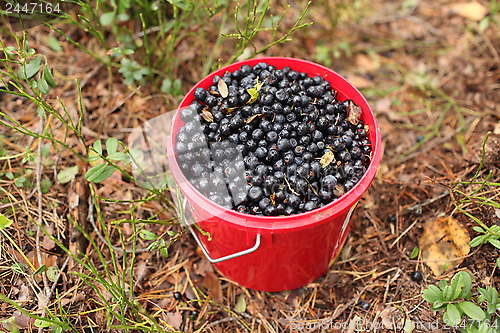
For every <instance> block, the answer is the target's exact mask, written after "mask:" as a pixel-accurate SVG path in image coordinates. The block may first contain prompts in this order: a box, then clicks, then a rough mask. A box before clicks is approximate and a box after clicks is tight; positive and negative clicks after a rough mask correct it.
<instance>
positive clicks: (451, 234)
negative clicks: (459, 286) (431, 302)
mask: <svg viewBox="0 0 500 333" xmlns="http://www.w3.org/2000/svg"><path fill="white" fill-rule="evenodd" d="M423 227H424V232H423V234H422V236H421V237H420V241H419V247H420V250H421V251H422V259H423V260H424V262H425V264H426V265H427V266H428V267H429V268H430V269H431V270H432V273H434V275H436V276H439V275H441V274H443V273H444V272H446V271H447V270H448V269H450V268H453V267H456V266H458V265H460V264H461V263H462V261H463V260H464V258H463V257H465V256H466V255H468V254H469V251H470V245H469V242H470V236H469V233H468V231H467V229H465V227H464V226H462V224H460V222H458V221H457V220H455V219H454V218H452V217H451V216H446V217H437V218H434V219H430V220H428V221H427V222H425V223H424V226H423Z"/></svg>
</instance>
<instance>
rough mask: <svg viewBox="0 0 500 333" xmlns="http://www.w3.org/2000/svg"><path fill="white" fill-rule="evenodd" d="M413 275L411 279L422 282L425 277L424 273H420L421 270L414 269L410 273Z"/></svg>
mask: <svg viewBox="0 0 500 333" xmlns="http://www.w3.org/2000/svg"><path fill="white" fill-rule="evenodd" d="M410 276H411V279H412V280H413V281H415V282H420V281H422V279H423V276H422V273H420V272H419V271H414V272H412V273H411V274H410Z"/></svg>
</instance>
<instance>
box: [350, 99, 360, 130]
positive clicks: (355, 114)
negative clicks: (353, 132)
mask: <svg viewBox="0 0 500 333" xmlns="http://www.w3.org/2000/svg"><path fill="white" fill-rule="evenodd" d="M360 116H361V107H359V106H358V105H356V104H354V103H353V102H352V101H351V102H350V103H349V106H348V107H347V121H348V122H350V123H351V124H353V125H357V124H358V123H359V117H360Z"/></svg>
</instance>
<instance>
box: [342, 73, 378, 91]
mask: <svg viewBox="0 0 500 333" xmlns="http://www.w3.org/2000/svg"><path fill="white" fill-rule="evenodd" d="M347 79H348V80H349V82H350V83H351V84H352V85H353V86H355V87H356V88H358V89H359V88H368V87H371V86H373V83H372V82H371V81H370V80H367V79H365V78H364V77H363V76H361V75H356V74H349V77H348V78H347Z"/></svg>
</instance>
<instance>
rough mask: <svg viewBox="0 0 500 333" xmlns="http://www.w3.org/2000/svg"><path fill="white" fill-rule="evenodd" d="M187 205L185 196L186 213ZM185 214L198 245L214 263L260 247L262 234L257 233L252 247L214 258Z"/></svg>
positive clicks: (239, 255)
mask: <svg viewBox="0 0 500 333" xmlns="http://www.w3.org/2000/svg"><path fill="white" fill-rule="evenodd" d="M186 205H187V200H186V198H184V202H183V210H184V213H185V212H186ZM183 215H184V222H185V223H186V225H187V227H188V228H189V231H190V232H191V234H192V235H193V238H194V239H195V241H196V243H198V246H199V247H200V249H201V251H202V252H203V254H204V255H205V257H206V258H207V259H208V261H210V262H211V263H212V264H216V263H219V262H222V261H226V260H229V259H234V258H238V257H241V256H243V255H245V254H249V253H252V252H255V251H256V250H257V249H258V248H259V247H260V239H261V234H257V235H256V238H255V244H254V245H253V246H252V247H251V248H249V249H246V250H243V251H240V252H236V253H233V254H228V255H227V256H223V257H220V258H212V257H211V256H210V254H209V253H208V250H207V249H206V248H205V246H204V245H203V243H202V242H201V240H200V238H199V237H198V235H197V234H196V231H195V230H194V229H193V226H192V225H191V223H189V222H188V221H187V218H186V217H185V214H183Z"/></svg>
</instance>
